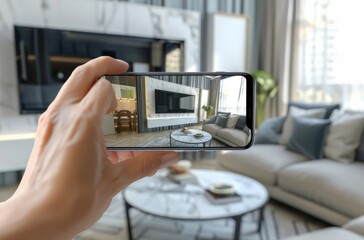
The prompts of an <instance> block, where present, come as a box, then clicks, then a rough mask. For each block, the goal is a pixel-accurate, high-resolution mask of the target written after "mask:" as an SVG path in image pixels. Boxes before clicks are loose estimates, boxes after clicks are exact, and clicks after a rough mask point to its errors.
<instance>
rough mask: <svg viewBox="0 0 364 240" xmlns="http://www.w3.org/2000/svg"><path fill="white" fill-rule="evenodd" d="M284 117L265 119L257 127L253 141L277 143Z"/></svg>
mask: <svg viewBox="0 0 364 240" xmlns="http://www.w3.org/2000/svg"><path fill="white" fill-rule="evenodd" d="M284 120H285V117H277V118H272V119H266V120H264V122H263V123H262V125H260V127H259V128H258V132H257V133H256V135H255V143H258V144H264V143H265V144H278V143H279V138H280V136H281V132H282V127H283V123H284Z"/></svg>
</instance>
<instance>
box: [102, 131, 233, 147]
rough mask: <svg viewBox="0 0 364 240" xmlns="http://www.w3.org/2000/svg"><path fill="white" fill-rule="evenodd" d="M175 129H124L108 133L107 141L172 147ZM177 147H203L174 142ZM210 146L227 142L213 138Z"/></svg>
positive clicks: (134, 145)
mask: <svg viewBox="0 0 364 240" xmlns="http://www.w3.org/2000/svg"><path fill="white" fill-rule="evenodd" d="M193 128H194V129H201V126H194V127H193ZM174 130H175V129H172V130H166V131H157V132H147V133H138V132H135V131H123V132H121V133H117V134H113V135H106V136H105V143H106V146H108V147H167V148H168V147H170V137H169V135H170V133H171V132H173V131H174ZM172 144H173V146H177V147H202V144H199V145H198V146H196V145H195V144H183V143H177V142H174V141H173V142H172ZM209 146H210V147H227V145H226V144H224V143H222V142H220V141H218V140H216V139H212V140H211V145H209Z"/></svg>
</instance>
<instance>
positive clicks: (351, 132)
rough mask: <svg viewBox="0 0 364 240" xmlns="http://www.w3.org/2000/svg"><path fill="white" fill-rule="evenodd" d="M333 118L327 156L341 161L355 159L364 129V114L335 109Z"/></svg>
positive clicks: (325, 151) (325, 152)
mask: <svg viewBox="0 0 364 240" xmlns="http://www.w3.org/2000/svg"><path fill="white" fill-rule="evenodd" d="M331 120H332V124H331V126H330V128H329V132H328V135H327V139H326V145H325V148H324V154H325V156H326V157H327V158H329V159H332V160H336V161H340V162H352V161H354V160H355V151H356V149H357V148H358V147H359V145H360V140H361V134H362V132H363V130H364V114H362V113H361V114H355V113H354V114H349V113H347V112H340V111H338V110H335V111H334V112H333V114H332V116H331Z"/></svg>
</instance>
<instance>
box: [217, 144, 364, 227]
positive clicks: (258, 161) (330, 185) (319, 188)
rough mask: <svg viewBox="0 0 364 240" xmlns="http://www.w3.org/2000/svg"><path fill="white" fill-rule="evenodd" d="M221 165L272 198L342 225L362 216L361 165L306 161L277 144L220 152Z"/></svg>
mask: <svg viewBox="0 0 364 240" xmlns="http://www.w3.org/2000/svg"><path fill="white" fill-rule="evenodd" d="M217 159H218V161H219V163H220V165H221V166H223V167H224V168H226V169H229V170H231V171H235V172H238V173H241V174H244V175H247V176H250V177H252V178H255V179H257V180H258V181H260V182H261V183H263V184H264V185H265V186H266V187H267V189H268V190H269V192H270V194H271V196H272V197H273V198H274V199H277V200H279V201H281V202H283V203H286V204H288V205H290V206H293V207H295V208H297V209H299V210H301V211H304V212H306V213H308V214H311V215H312V216H315V217H317V218H320V219H322V220H325V221H327V222H329V223H332V224H334V225H338V226H341V225H343V224H345V223H347V222H348V221H350V220H351V219H354V218H357V217H359V216H361V215H363V214H364V187H363V184H364V163H363V162H358V161H355V162H353V163H350V164H348V163H341V162H337V161H332V160H329V159H317V160H307V159H306V158H305V157H304V156H303V155H300V154H297V153H294V152H291V151H287V150H286V149H285V147H284V146H282V145H279V144H259V145H255V146H253V147H251V148H250V149H248V150H244V151H222V152H219V153H218V155H217Z"/></svg>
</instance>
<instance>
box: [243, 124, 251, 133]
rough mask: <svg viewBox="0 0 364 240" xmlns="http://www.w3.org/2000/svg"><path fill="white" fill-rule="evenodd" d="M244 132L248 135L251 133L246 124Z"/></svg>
mask: <svg viewBox="0 0 364 240" xmlns="http://www.w3.org/2000/svg"><path fill="white" fill-rule="evenodd" d="M243 132H245V133H246V135H249V134H250V129H249V128H248V126H247V125H245V127H244V129H243Z"/></svg>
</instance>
